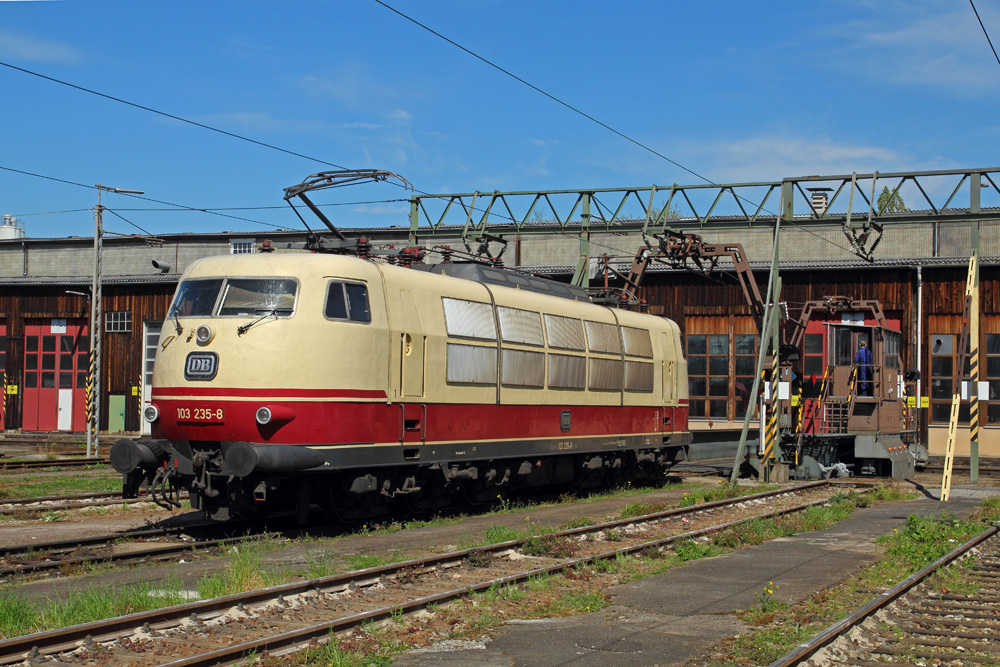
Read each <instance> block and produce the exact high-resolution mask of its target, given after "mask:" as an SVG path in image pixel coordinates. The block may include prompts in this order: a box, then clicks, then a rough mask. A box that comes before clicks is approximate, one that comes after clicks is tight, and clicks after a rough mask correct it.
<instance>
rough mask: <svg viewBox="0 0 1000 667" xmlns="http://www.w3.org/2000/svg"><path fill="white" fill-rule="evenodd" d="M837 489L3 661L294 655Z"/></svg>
mask: <svg viewBox="0 0 1000 667" xmlns="http://www.w3.org/2000/svg"><path fill="white" fill-rule="evenodd" d="M844 488H845V487H844V485H838V484H831V483H829V482H813V483H809V484H802V485H798V486H796V487H793V488H790V489H783V490H779V491H770V492H766V493H760V494H755V495H753V496H744V497H741V498H734V499H728V500H721V501H716V502H712V503H704V504H701V505H696V506H693V507H684V508H677V509H671V510H663V511H658V512H652V513H649V514H646V515H643V516H636V517H631V518H627V519H619V520H615V521H610V522H605V523H600V524H594V525H589V526H585V527H581V528H574V529H571V530H565V531H560V532H557V533H551V534H549V535H546V536H540V537H533V538H527V539H525V540H515V541H508V542H501V543H497V544H491V545H488V546H484V547H479V548H475V549H464V550H459V551H454V552H449V553H444V554H439V555H434V556H430V557H426V558H419V559H414V560H409V561H405V562H400V563H395V564H392V565H387V566H382V567H376V568H368V569H364V570H358V571H354V572H348V573H345V574H338V575H333V576H328V577H323V578H318V579H312V580H308V581H300V582H294V583H290V584H285V585H281V586H273V587H270V588H266V589H261V590H257V591H251V592H249V593H244V594H238V595H230V596H226V597H221V598H215V599H211V600H204V601H199V602H191V603H187V604H183V605H178V606H175V607H169V608H165V609H159V610H155V611H151V612H144V613H139V614H132V615H130V616H125V617H121V618H116V619H108V620H106V621H98V622H94V623H88V624H84V625H80V626H74V627H70V628H64V629H61V630H52V631H48V632H42V633H38V634H35V635H30V636H26V637H17V638H13V639H8V640H5V641H0V664H12V663H16V662H21V661H24V660H25V659H31V658H33V657H38V656H46V655H55V654H58V660H59V662H60V664H82V663H85V662H87V661H91V663H92V662H94V661H96V662H98V663H100V664H102V665H126V664H127V665H130V666H131V667H143V666H145V665H163V666H164V667H166V666H169V667H181V666H184V667H207V666H208V665H222V664H228V663H230V662H232V661H235V660H239V659H240V658H241V657H243V656H245V655H247V654H250V653H255V654H256V655H261V654H262V652H265V651H266V652H270V653H272V654H274V653H275V652H284V651H291V650H295V649H296V648H300V647H303V646H305V645H308V644H309V643H310V642H317V641H324V640H325V638H326V637H327V636H328V635H329V633H330V632H338V631H343V630H347V629H350V628H354V627H357V626H359V625H361V624H363V623H368V622H373V621H379V620H383V619H389V618H397V617H398V616H399V615H402V614H406V613H409V612H414V611H417V610H420V609H423V608H425V607H427V606H428V605H430V604H432V603H442V602H446V601H449V600H454V599H456V598H460V597H463V596H466V595H469V594H470V593H472V592H477V591H485V590H488V589H490V588H491V587H495V586H503V585H508V584H516V583H519V582H524V581H527V580H529V579H531V578H533V577H538V576H542V575H545V574H551V573H555V572H561V571H566V570H569V569H571V568H574V567H577V566H580V565H585V564H588V563H594V562H595V561H599V560H602V559H614V558H616V557H618V555H619V554H635V553H641V552H644V551H647V550H661V549H664V548H667V547H669V546H670V545H671V543H675V542H678V541H683V540H691V539H696V538H700V537H704V536H706V535H708V534H711V533H714V532H719V531H723V530H726V529H728V528H732V527H735V526H738V525H740V524H742V523H746V522H748V521H753V520H755V519H760V518H765V517H776V516H779V515H782V514H787V513H792V512H797V511H801V510H803V509H805V508H808V507H811V506H814V505H820V504H824V503H826V502H828V501H829V499H830V497H832V496H833V495H834V494H835V493H837V492H839V491H841V490H842V489H844ZM847 488H850V487H847ZM868 488H869V489H871V488H874V487H868ZM858 492H861V493H863V492H864V491H858ZM540 544H541V545H542V547H543V549H542V551H541V552H539V550H538V549H539V545H540ZM164 657H169V661H168V662H163V658H164Z"/></svg>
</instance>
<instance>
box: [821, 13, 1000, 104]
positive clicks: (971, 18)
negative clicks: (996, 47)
mask: <svg viewBox="0 0 1000 667" xmlns="http://www.w3.org/2000/svg"><path fill="white" fill-rule="evenodd" d="M887 7H888V8H889V11H886V12H884V13H882V14H881V16H880V20H879V21H878V22H876V21H870V20H866V21H850V22H846V23H842V24H840V25H835V26H831V27H829V28H825V29H820V30H819V32H820V33H821V34H823V33H825V34H826V35H827V38H829V39H832V40H835V43H837V44H839V45H840V46H839V47H838V48H835V49H833V50H832V51H831V52H830V53H828V54H827V55H826V57H825V60H826V61H827V62H829V63H831V65H832V66H834V67H838V68H840V69H842V70H843V71H845V72H846V73H849V74H851V75H852V76H857V75H859V74H861V75H864V76H865V77H866V78H868V79H870V80H873V81H876V82H878V83H880V84H884V85H886V86H914V85H919V86H933V87H936V88H941V89H947V90H948V91H949V92H952V93H956V94H960V95H963V96H965V95H970V94H975V93H983V92H993V91H995V90H996V89H997V86H998V85H1000V69H998V68H997V64H996V60H995V59H994V58H993V54H992V53H991V51H990V47H989V44H988V43H987V42H986V37H985V36H984V35H983V32H982V28H981V27H980V26H979V23H978V22H977V21H976V17H975V14H973V12H972V9H971V8H970V7H969V6H968V5H966V4H964V3H961V4H957V3H946V4H938V3H930V4H924V5H916V6H915V5H913V4H911V3H906V4H899V5H888V6H887ZM979 11H980V16H982V19H983V23H985V24H986V25H987V26H991V25H992V26H996V25H1000V12H997V11H996V10H994V9H993V8H992V7H990V6H989V5H987V6H985V7H981V8H980V10H979ZM873 13H874V11H873ZM887 24H893V27H892V28H884V27H882V26H885V25H887ZM824 41H825V40H824Z"/></svg>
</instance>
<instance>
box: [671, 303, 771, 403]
mask: <svg viewBox="0 0 1000 667" xmlns="http://www.w3.org/2000/svg"><path fill="white" fill-rule="evenodd" d="M688 326H689V328H690V329H691V330H692V331H691V333H688V334H687V335H686V336H685V356H686V358H687V363H688V393H689V395H690V401H691V402H690V415H691V417H692V418H701V419H719V420H737V419H743V418H744V417H745V416H746V413H747V410H748V409H752V406H751V405H750V390H751V389H752V388H753V376H754V370H755V369H756V365H757V336H756V335H755V334H752V333H749V332H750V331H751V330H752V329H753V328H754V324H753V321H752V320H750V319H749V318H742V317H740V318H737V317H726V316H723V317H698V318H694V317H691V318H688Z"/></svg>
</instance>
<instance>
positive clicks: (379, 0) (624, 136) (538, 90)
mask: <svg viewBox="0 0 1000 667" xmlns="http://www.w3.org/2000/svg"><path fill="white" fill-rule="evenodd" d="M375 2H376V3H378V4H380V5H382V6H383V7H385V8H386V9H388V10H389V11H391V12H393V13H395V14H397V15H398V16H400V17H402V18H404V19H406V20H407V21H409V22H411V23H413V24H414V25H417V26H419V27H421V28H423V29H424V30H426V31H427V32H429V33H431V34H433V35H436V36H437V37H440V38H441V39H443V40H444V41H446V42H448V43H449V44H451V45H452V46H454V47H455V48H458V49H461V50H462V51H464V52H465V53H467V54H469V55H470V56H472V57H473V58H475V59H477V60H479V61H481V62H483V63H485V64H487V65H489V66H490V67H492V68H493V69H495V70H498V71H500V72H502V73H504V74H506V75H507V76H509V77H510V78H512V79H514V80H515V81H518V82H520V83H522V84H524V85H525V86H527V87H528V88H531V89H532V90H534V91H535V92H536V93H539V94H541V95H544V96H545V97H547V98H549V99H550V100H552V101H553V102H555V103H556V104H559V105H562V106H564V107H566V108H567V109H569V110H570V111H572V112H573V113H575V114H578V115H580V116H583V117H584V118H586V119H587V120H590V121H592V122H594V123H597V124H598V125H600V126H601V127H603V128H604V129H606V130H608V131H609V132H613V133H614V134H616V135H618V136H619V137H621V138H622V139H624V140H626V141H628V142H630V143H632V144H635V145H636V146H638V147H639V148H641V149H643V150H645V151H649V152H650V153H652V154H653V155H655V156H657V157H659V158H662V159H664V160H666V161H667V162H669V163H670V164H672V165H674V166H675V167H677V168H679V169H683V170H684V171H686V172H687V173H689V174H691V175H692V176H694V177H696V178H700V179H701V180H703V181H705V182H706V183H710V184H711V185H718V184H717V183H713V182H712V180H711V179H709V178H706V177H704V176H702V175H701V174H699V173H698V172H696V171H694V170H693V169H689V168H687V167H685V166H684V165H682V164H681V163H680V162H677V161H676V160H672V159H670V158H669V157H667V156H666V155H664V154H663V153H660V152H659V151H657V150H655V149H653V148H650V147H649V146H647V145H646V144H644V143H642V142H640V141H637V140H636V139H633V138H632V137H630V136H628V135H627V134H625V133H624V132H619V131H618V130H616V129H615V128H613V127H611V126H610V125H608V124H607V123H605V122H603V121H601V120H598V119H597V118H595V117H593V116H591V115H590V114H588V113H587V112H585V111H582V110H580V109H578V108H577V107H575V106H573V105H572V104H570V103H568V102H564V101H563V100H561V99H559V98H558V97H556V96H555V95H552V94H551V93H548V92H546V91H544V90H542V89H541V88H539V87H538V86H536V85H535V84H533V83H531V82H529V81H526V80H524V79H522V78H521V77H519V76H518V75H516V74H514V73H513V72H510V71H509V70H506V69H504V68H503V67H501V66H500V65H497V64H496V63H494V62H492V61H491V60H488V59H486V58H484V57H483V56H481V55H479V54H478V53H475V52H474V51H471V50H470V49H467V48H465V47H464V46H462V45H461V44H459V43H458V42H456V41H454V40H453V39H449V38H448V37H445V36H444V35H442V34H441V33H439V32H438V31H437V30H434V29H433V28H431V27H429V26H426V25H424V24H423V23H421V22H420V21H418V20H416V19H415V18H413V17H411V16H408V15H406V14H404V13H403V12H401V11H399V10H398V9H396V8H395V7H392V6H390V5H388V4H386V3H385V2H383V1H382V0H375Z"/></svg>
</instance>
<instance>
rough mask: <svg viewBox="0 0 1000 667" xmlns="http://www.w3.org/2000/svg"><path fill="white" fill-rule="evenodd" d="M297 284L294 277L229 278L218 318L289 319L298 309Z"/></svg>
mask: <svg viewBox="0 0 1000 667" xmlns="http://www.w3.org/2000/svg"><path fill="white" fill-rule="evenodd" d="M295 291H296V284H295V281H294V280H293V279H291V278H230V279H229V280H227V281H226V289H225V292H224V293H223V296H222V304H221V305H220V306H219V315H220V316H222V317H225V316H232V315H243V316H252V315H263V314H270V315H274V316H276V317H288V316H290V315H291V314H292V310H293V308H294V306H295Z"/></svg>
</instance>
